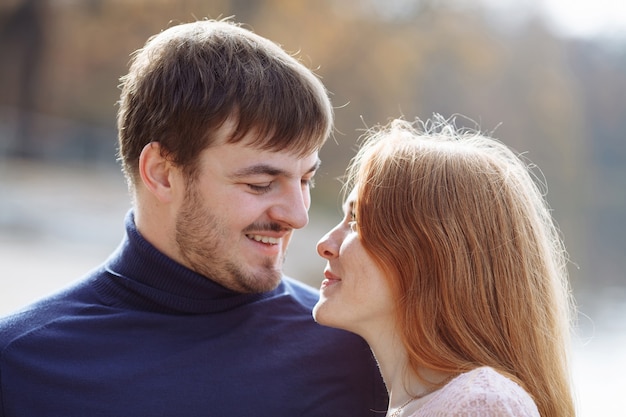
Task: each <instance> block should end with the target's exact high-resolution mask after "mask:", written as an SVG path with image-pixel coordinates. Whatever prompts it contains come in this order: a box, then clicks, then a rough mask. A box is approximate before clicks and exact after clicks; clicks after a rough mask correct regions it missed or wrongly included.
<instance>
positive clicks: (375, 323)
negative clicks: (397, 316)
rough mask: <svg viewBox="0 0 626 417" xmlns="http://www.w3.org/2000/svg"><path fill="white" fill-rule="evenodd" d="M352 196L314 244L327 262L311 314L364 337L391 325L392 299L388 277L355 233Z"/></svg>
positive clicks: (325, 323)
mask: <svg viewBox="0 0 626 417" xmlns="http://www.w3.org/2000/svg"><path fill="white" fill-rule="evenodd" d="M355 199H356V192H355V191H353V192H352V193H351V194H350V196H349V197H348V199H347V200H346V202H345V203H344V207H343V210H344V217H343V220H342V221H341V222H340V223H339V224H338V225H337V226H335V227H334V228H333V229H332V230H331V231H329V232H328V233H327V234H326V235H325V236H324V237H323V238H322V239H321V240H320V241H319V242H318V244H317V252H318V254H319V255H320V256H321V257H323V258H325V259H326V260H327V261H328V263H327V265H326V268H325V270H324V278H325V279H324V281H323V282H322V285H321V289H320V292H321V294H320V300H319V301H318V302H317V304H316V305H315V307H314V309H313V317H314V318H315V320H316V321H317V322H318V323H320V324H323V325H326V326H331V327H336V328H340V329H344V330H348V331H351V332H354V333H357V334H359V335H361V336H362V337H364V338H366V339H367V336H368V335H376V334H379V330H383V329H389V328H390V327H391V325H392V324H393V312H394V301H393V297H392V295H391V290H390V288H389V285H388V283H387V277H385V276H384V274H383V272H382V271H381V269H380V268H379V267H378V265H377V264H376V263H375V262H374V260H373V259H372V257H371V256H370V255H369V253H368V252H367V251H366V250H365V248H364V247H363V244H362V241H361V237H360V236H359V234H358V232H357V229H358V227H357V219H355V218H354V212H353V206H354V202H355ZM380 326H383V327H380Z"/></svg>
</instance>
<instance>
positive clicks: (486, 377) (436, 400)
mask: <svg viewBox="0 0 626 417" xmlns="http://www.w3.org/2000/svg"><path fill="white" fill-rule="evenodd" d="M442 411H445V412H446V414H445V415H457V414H458V415H466V414H467V413H469V414H468V415H477V416H481V417H491V416H494V417H496V416H498V417H501V416H513V417H539V411H538V410H537V406H536V405H535V402H534V401H533V399H532V398H531V396H530V395H529V394H528V393H527V392H526V391H525V390H524V389H523V388H522V387H521V386H520V385H518V384H517V383H516V382H515V381H513V380H511V379H509V378H507V377H506V376H504V375H502V374H500V373H499V372H497V371H496V370H494V369H493V368H490V367H481V368H476V369H474V370H472V371H469V372H466V373H464V374H461V375H459V376H457V377H456V378H454V379H452V380H451V381H450V382H448V384H446V385H445V386H444V387H443V388H441V389H440V390H439V391H437V392H435V393H433V394H432V395H431V398H430V400H429V401H427V402H425V403H424V405H423V407H421V409H420V410H419V411H418V412H417V413H415V414H413V415H414V416H435V415H442V414H441V412H442Z"/></svg>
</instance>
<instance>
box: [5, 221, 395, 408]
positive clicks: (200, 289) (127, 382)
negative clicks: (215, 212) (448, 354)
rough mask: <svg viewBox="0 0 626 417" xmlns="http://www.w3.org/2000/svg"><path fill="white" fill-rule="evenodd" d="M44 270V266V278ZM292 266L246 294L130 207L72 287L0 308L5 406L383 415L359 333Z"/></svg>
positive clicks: (380, 392)
mask: <svg viewBox="0 0 626 417" xmlns="http://www.w3.org/2000/svg"><path fill="white" fill-rule="evenodd" d="M44 279H45V278H44ZM316 301H317V293H316V292H315V291H314V290H312V289H311V288H309V287H307V286H305V285H303V284H301V283H299V282H297V281H295V280H292V279H289V278H284V279H283V281H282V283H281V284H280V285H279V286H278V288H276V289H275V290H273V291H270V292H267V293H262V294H239V293H236V292H233V291H230V290H228V289H226V288H224V287H222V286H220V285H218V284H216V283H214V282H213V281H211V280H209V279H207V278H205V277H202V276H200V275H198V274H196V273H194V272H193V271H191V270H189V269H187V268H185V267H183V266H182V265H180V264H178V263H176V262H174V261H173V260H171V259H169V258H168V257H166V256H165V255H163V254H162V253H160V252H159V251H158V250H157V249H156V248H155V247H154V246H152V245H151V244H150V243H149V242H147V241H146V240H145V239H143V238H142V237H141V235H140V234H139V233H138V231H137V230H136V228H135V224H134V221H133V216H132V213H129V215H128V216H127V219H126V236H125V238H124V240H123V241H122V244H121V245H120V247H119V248H118V249H117V250H116V252H114V253H113V254H112V255H111V257H110V258H109V259H108V260H107V261H106V262H105V263H104V264H103V265H102V266H101V267H99V268H98V269H96V270H94V271H92V272H91V273H89V274H88V275H87V276H86V277H85V278H84V279H83V280H81V281H79V283H77V284H76V285H74V286H72V287H70V288H68V289H67V290H65V291H63V292H60V293H58V294H56V295H54V296H52V297H49V298H47V299H44V300H42V301H40V302H38V303H36V304H34V305H32V306H29V307H27V308H26V309H24V310H22V311H19V312H17V313H15V314H13V315H11V316H9V317H6V318H3V319H1V320H0V416H6V417H18V416H19V417H28V416H38V417H39V416H62V417H71V416H81V417H85V416H89V417H96V416H115V417H119V416H132V417H138V416H150V417H155V416H184V417H194V416H273V417H275V416H366V415H370V416H377V415H378V416H380V415H383V414H382V413H375V412H372V410H378V411H382V410H385V408H386V394H385V390H384V386H383V384H382V380H381V378H380V375H379V373H378V370H377V368H376V365H375V363H374V361H373V358H372V355H371V352H370V350H369V348H368V347H367V345H366V344H365V342H364V341H363V340H362V339H360V338H358V337H356V336H354V335H351V334H348V333H346V332H342V331H339V330H335V329H330V328H325V327H323V326H320V325H318V324H316V323H315V322H314V321H313V319H312V317H311V308H312V307H313V305H314V304H315V302H316Z"/></svg>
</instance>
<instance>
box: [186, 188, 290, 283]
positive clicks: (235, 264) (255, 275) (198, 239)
mask: <svg viewBox="0 0 626 417" xmlns="http://www.w3.org/2000/svg"><path fill="white" fill-rule="evenodd" d="M276 227H280V226H276V225H271V226H268V225H259V226H255V225H254V224H252V225H250V226H248V227H246V228H245V230H257V231H259V230H267V229H268V228H271V229H275V228H276ZM175 233H176V237H175V238H176V243H177V246H178V250H179V253H180V255H181V258H182V260H183V262H184V265H185V266H186V267H188V268H189V269H191V270H192V271H194V272H196V273H198V274H200V275H203V276H204V277H206V278H209V279H210V280H212V281H214V282H216V283H218V284H220V285H222V286H223V287H226V288H228V289H230V290H233V291H236V292H240V293H261V292H267V291H271V290H273V289H274V288H276V287H277V286H278V284H279V283H280V280H281V278H282V271H281V266H282V261H283V260H282V259H281V262H280V263H279V264H278V265H274V263H273V262H272V260H271V259H269V258H268V259H266V260H265V261H264V262H263V264H262V265H260V266H259V267H257V268H256V271H254V272H253V271H251V270H246V266H245V265H244V264H243V262H244V259H245V257H243V256H242V254H240V253H237V252H236V249H233V248H234V245H233V241H232V234H233V231H232V230H231V231H229V230H228V228H227V227H226V226H225V225H224V223H223V222H221V221H220V219H219V218H218V217H217V216H216V215H215V214H213V213H211V212H210V211H209V210H208V209H207V208H206V207H204V206H203V205H202V198H201V197H200V195H199V194H198V192H197V190H196V189H195V187H194V186H193V183H191V184H190V185H189V186H188V190H187V199H186V200H185V202H184V203H183V206H182V207H181V210H180V212H179V213H178V216H177V219H176V229H175ZM229 233H230V234H231V236H230V240H229ZM237 233H238V234H239V235H240V236H241V235H244V234H245V231H240V232H237ZM244 238H245V237H244ZM246 239H247V238H246ZM248 269H250V268H248Z"/></svg>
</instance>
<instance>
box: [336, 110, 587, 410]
mask: <svg viewBox="0 0 626 417" xmlns="http://www.w3.org/2000/svg"><path fill="white" fill-rule="evenodd" d="M531 172H532V171H531V170H530V169H529V167H528V166H527V165H526V163H525V162H524V161H523V160H522V159H520V158H519V157H518V156H516V155H515V154H514V153H513V152H512V151H511V150H510V149H509V148H508V147H506V146H505V145H503V144H502V143H501V142H499V141H497V140H495V139H492V138H490V137H488V136H485V135H482V134H480V133H477V132H475V131H463V130H457V129H456V128H455V127H454V124H453V121H449V120H445V119H443V118H442V117H441V116H435V118H433V119H432V120H429V121H426V122H421V121H416V122H415V123H409V122H407V121H404V120H395V121H393V122H391V123H390V124H388V125H387V126H382V127H380V126H379V127H376V128H374V129H371V130H370V131H369V132H368V133H367V134H366V135H365V138H364V142H363V143H362V145H361V148H360V150H359V152H358V154H357V155H356V157H355V158H354V159H353V161H352V163H351V165H350V167H349V169H348V180H349V181H348V185H349V186H350V187H356V189H357V198H356V205H355V214H356V220H357V224H358V226H357V227H358V231H359V235H360V237H361V239H362V241H363V245H364V246H365V248H366V250H367V251H368V252H369V253H370V254H371V255H372V256H373V258H374V259H375V260H376V262H377V263H378V264H379V265H380V266H381V268H383V270H384V271H385V272H386V273H387V275H388V276H389V279H390V285H391V287H392V289H393V291H394V294H395V295H396V296H397V299H398V304H397V305H398V309H397V326H398V328H399V329H401V334H402V335H403V338H404V340H403V342H404V345H405V347H406V349H407V351H408V354H409V366H410V368H411V370H412V371H413V372H414V373H415V374H416V375H418V377H419V369H421V368H424V367H426V368H430V369H435V370H438V371H442V372H446V373H451V374H457V373H460V372H465V371H469V370H471V369H474V368H477V367H480V366H490V367H493V368H495V369H496V370H497V371H499V372H500V373H502V374H504V375H506V376H508V377H510V378H511V379H513V380H514V381H516V382H517V383H519V384H520V385H521V386H522V387H523V388H524V389H526V391H528V393H529V394H530V395H531V396H532V398H533V399H534V401H535V403H536V404H537V407H538V409H539V412H540V414H541V415H542V416H543V417H565V416H567V417H570V416H573V415H574V414H575V412H574V405H573V399H572V393H571V388H570V375H569V366H568V351H569V349H568V345H569V338H570V334H569V331H570V326H571V323H570V314H571V306H572V304H571V300H570V296H571V295H570V290H569V284H568V277H567V271H566V252H565V248H564V246H563V243H562V240H561V239H560V236H559V233H558V230H557V228H556V227H555V224H554V222H553V219H552V217H551V214H550V211H549V208H548V207H547V204H546V202H545V200H544V196H543V193H542V191H541V188H539V186H538V183H537V182H536V179H535V180H534V179H533V176H532V174H531Z"/></svg>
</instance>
